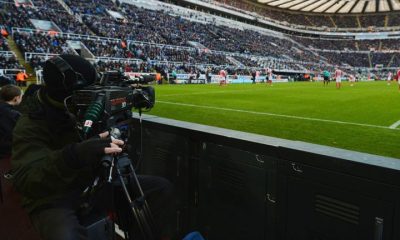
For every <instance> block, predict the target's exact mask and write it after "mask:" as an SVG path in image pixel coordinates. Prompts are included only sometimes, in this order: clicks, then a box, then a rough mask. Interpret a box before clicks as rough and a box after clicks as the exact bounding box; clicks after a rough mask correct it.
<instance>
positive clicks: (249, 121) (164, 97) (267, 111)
mask: <svg viewBox="0 0 400 240" xmlns="http://www.w3.org/2000/svg"><path fill="white" fill-rule="evenodd" d="M342 84H343V86H342V88H341V89H339V90H338V89H336V88H335V83H334V82H331V83H330V84H329V86H326V87H324V86H323V85H322V83H320V82H298V83H275V84H274V85H273V86H268V85H265V84H255V85H253V84H230V85H227V86H218V85H158V86H156V100H157V102H156V105H155V107H154V108H153V109H152V111H151V112H150V114H152V115H157V116H161V117H166V118H172V119H177V120H182V121H188V122H194V123H200V124H205V125H211V126H216V127H222V128H228V129H234V130H239V131H245V132H251V133H256V134H262V135H266V136H272V137H278V138H284V139H290V140H299V141H305V142H310V143H316V144H321V145H327V146H333V147H338V148H344V149H349V150H355V151H359V152H365V153H372V154H377V155H383V156H389V157H395V158H400V127H396V124H395V123H396V122H398V121H400V91H399V90H398V85H397V83H392V84H391V85H390V86H388V85H387V84H386V82H360V83H356V84H355V86H353V87H351V86H349V83H347V82H345V83H342Z"/></svg>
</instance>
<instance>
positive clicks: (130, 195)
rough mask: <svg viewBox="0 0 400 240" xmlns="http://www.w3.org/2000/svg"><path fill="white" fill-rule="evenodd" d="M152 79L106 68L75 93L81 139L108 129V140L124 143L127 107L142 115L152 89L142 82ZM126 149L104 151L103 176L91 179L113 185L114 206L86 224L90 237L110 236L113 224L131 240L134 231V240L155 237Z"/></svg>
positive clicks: (129, 115) (150, 100) (148, 106)
mask: <svg viewBox="0 0 400 240" xmlns="http://www.w3.org/2000/svg"><path fill="white" fill-rule="evenodd" d="M154 80H155V77H154V76H152V75H148V76H139V77H135V78H133V79H131V78H128V77H126V76H124V75H123V74H122V73H120V72H117V71H111V72H106V73H105V74H103V76H102V78H101V79H100V81H99V82H98V83H96V84H95V85H92V86H88V87H86V88H83V89H80V90H76V91H74V93H73V95H72V96H71V109H73V111H74V113H75V116H76V120H77V121H76V122H77V128H78V129H79V132H80V136H81V138H82V140H85V139H88V138H91V137H92V136H95V135H96V134H99V133H101V132H104V131H109V133H110V136H111V137H112V138H115V139H120V140H123V141H124V142H125V143H128V138H129V135H130V128H129V126H128V124H129V121H128V120H129V119H131V118H132V109H136V110H138V111H139V114H140V115H141V113H142V111H148V110H150V109H151V108H152V107H153V106H154V103H155V91H154V89H153V88H152V87H151V86H143V85H145V84H148V83H149V82H151V81H154ZM127 148H128V147H127V146H125V147H124V148H123V151H122V153H120V154H118V155H105V156H104V157H103V158H102V161H101V168H102V169H103V170H102V171H100V172H102V174H100V175H101V176H99V178H98V179H97V180H96V181H97V182H102V183H103V185H108V186H111V187H112V189H113V190H112V192H113V196H114V197H113V198H114V199H113V200H112V202H113V205H114V206H113V207H111V208H112V211H113V214H112V215H115V217H114V218H113V219H110V217H109V216H104V215H103V217H100V218H97V220H95V222H93V221H89V222H88V223H87V224H85V225H87V230H88V235H89V239H96V240H100V239H107V240H109V239H114V236H115V227H114V223H116V224H117V225H118V227H119V228H120V229H121V230H122V231H123V233H124V237H125V239H133V235H135V239H146V240H153V239H155V233H156V232H157V231H156V227H155V224H154V219H153V216H152V214H151V212H150V209H149V207H148V204H147V202H146V198H145V195H144V193H143V191H142V188H141V186H140V183H139V181H138V178H137V175H136V173H135V169H134V167H133V165H132V161H131V159H130V158H129V155H128V153H127V152H126V149H127ZM96 181H95V182H96ZM121 193H122V194H121ZM121 195H124V196H125V197H123V196H121ZM121 206H123V207H122V209H121ZM138 234H140V237H138Z"/></svg>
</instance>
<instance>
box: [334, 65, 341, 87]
mask: <svg viewBox="0 0 400 240" xmlns="http://www.w3.org/2000/svg"><path fill="white" fill-rule="evenodd" d="M335 79H336V88H337V89H339V88H340V87H341V86H342V70H340V69H339V68H336V69H335Z"/></svg>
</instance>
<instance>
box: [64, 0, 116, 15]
mask: <svg viewBox="0 0 400 240" xmlns="http://www.w3.org/2000/svg"><path fill="white" fill-rule="evenodd" d="M64 2H65V3H66V4H67V5H68V6H69V7H70V8H71V10H72V11H73V12H74V13H81V14H89V15H92V14H96V15H103V16H107V15H108V14H107V10H117V7H116V6H115V5H114V3H113V2H112V1H111V0H86V1H77V0H64Z"/></svg>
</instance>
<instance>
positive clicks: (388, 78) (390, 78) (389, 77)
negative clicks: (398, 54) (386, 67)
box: [387, 71, 393, 86]
mask: <svg viewBox="0 0 400 240" xmlns="http://www.w3.org/2000/svg"><path fill="white" fill-rule="evenodd" d="M392 77H393V73H392V72H391V71H389V72H388V75H387V85H388V86H389V85H390V83H391V82H392Z"/></svg>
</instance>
